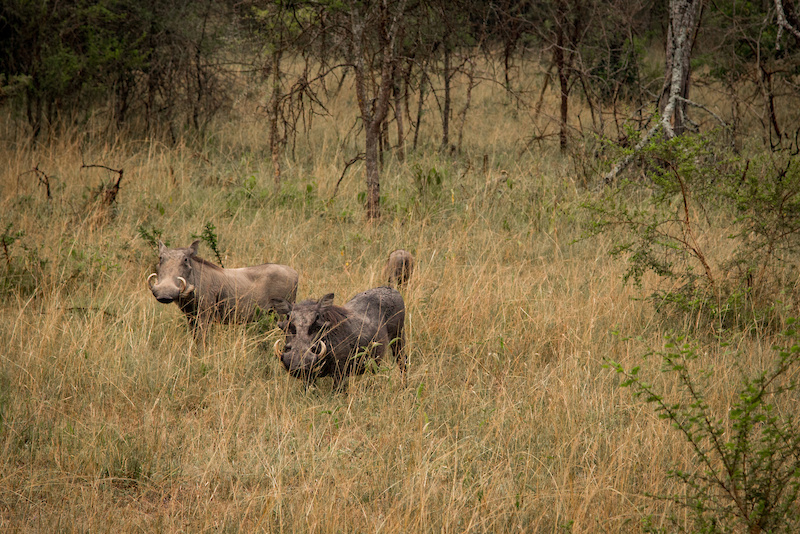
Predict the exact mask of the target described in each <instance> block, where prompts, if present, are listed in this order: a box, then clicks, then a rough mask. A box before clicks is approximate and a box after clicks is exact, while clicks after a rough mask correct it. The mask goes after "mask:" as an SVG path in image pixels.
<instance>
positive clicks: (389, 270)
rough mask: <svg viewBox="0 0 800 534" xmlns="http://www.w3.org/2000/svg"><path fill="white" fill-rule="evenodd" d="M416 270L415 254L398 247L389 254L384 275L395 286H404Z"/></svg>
mask: <svg viewBox="0 0 800 534" xmlns="http://www.w3.org/2000/svg"><path fill="white" fill-rule="evenodd" d="M413 271H414V256H412V255H411V253H410V252H409V251H407V250H403V249H398V250H395V251H394V252H392V253H391V254H389V259H388V260H386V267H384V269H383V276H384V278H386V280H387V281H388V282H389V283H390V284H392V285H395V286H402V285H404V284H405V283H406V282H408V279H409V278H411V273H412V272H413Z"/></svg>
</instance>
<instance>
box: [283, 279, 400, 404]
mask: <svg viewBox="0 0 800 534" xmlns="http://www.w3.org/2000/svg"><path fill="white" fill-rule="evenodd" d="M273 308H274V309H275V311H276V312H278V313H279V314H283V315H287V316H288V318H287V320H285V321H282V322H281V323H280V326H281V328H282V329H283V330H284V332H286V343H285V345H284V347H283V352H282V354H280V358H281V362H282V363H283V366H284V367H286V369H287V370H288V371H289V373H291V374H292V375H293V376H296V377H298V378H301V379H303V380H305V381H306V382H307V383H309V384H310V383H312V382H313V381H314V380H315V379H316V378H317V377H321V376H333V383H334V388H336V389H340V388H341V387H342V386H343V385H345V384H346V379H347V377H348V376H349V375H359V374H362V373H363V372H364V371H365V370H366V367H367V365H366V364H367V361H368V360H369V359H373V360H375V361H379V360H381V358H382V357H383V355H384V353H385V352H386V348H387V347H389V346H391V347H392V352H393V354H394V357H395V358H396V359H397V363H398V364H399V366H400V372H401V373H402V375H403V377H404V379H405V367H406V362H405V355H404V350H403V345H404V343H405V337H404V334H403V327H404V325H405V319H406V306H405V304H404V303H403V297H401V296H400V293H398V292H397V291H396V290H394V289H392V288H390V287H378V288H375V289H370V290H367V291H364V292H363V293H359V294H358V295H356V296H355V297H353V298H352V299H350V300H349V301H348V302H347V303H346V304H345V305H344V306H335V305H334V304H333V293H329V294H327V295H325V296H324V297H322V298H321V299H319V300H318V301H317V300H305V301H303V302H298V303H297V304H294V305H292V304H291V303H289V302H287V301H286V300H279V301H275V302H274V304H273Z"/></svg>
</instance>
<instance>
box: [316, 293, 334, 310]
mask: <svg viewBox="0 0 800 534" xmlns="http://www.w3.org/2000/svg"><path fill="white" fill-rule="evenodd" d="M317 306H318V309H320V310H324V309H326V308H330V307H331V306H333V293H328V294H327V295H325V296H324V297H322V298H321V299H319V302H318V303H317Z"/></svg>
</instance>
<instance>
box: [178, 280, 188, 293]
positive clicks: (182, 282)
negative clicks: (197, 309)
mask: <svg viewBox="0 0 800 534" xmlns="http://www.w3.org/2000/svg"><path fill="white" fill-rule="evenodd" d="M178 280H180V282H181V295H183V292H184V291H186V285H187V284H186V279H185V278H184V277H182V276H179V277H178Z"/></svg>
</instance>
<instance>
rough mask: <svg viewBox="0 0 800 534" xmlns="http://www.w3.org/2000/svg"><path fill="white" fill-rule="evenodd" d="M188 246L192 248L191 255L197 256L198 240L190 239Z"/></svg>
mask: <svg viewBox="0 0 800 534" xmlns="http://www.w3.org/2000/svg"><path fill="white" fill-rule="evenodd" d="M189 248H190V249H191V250H192V255H193V256H197V251H198V250H200V240H199V239H195V240H194V241H192V244H191V245H189Z"/></svg>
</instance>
